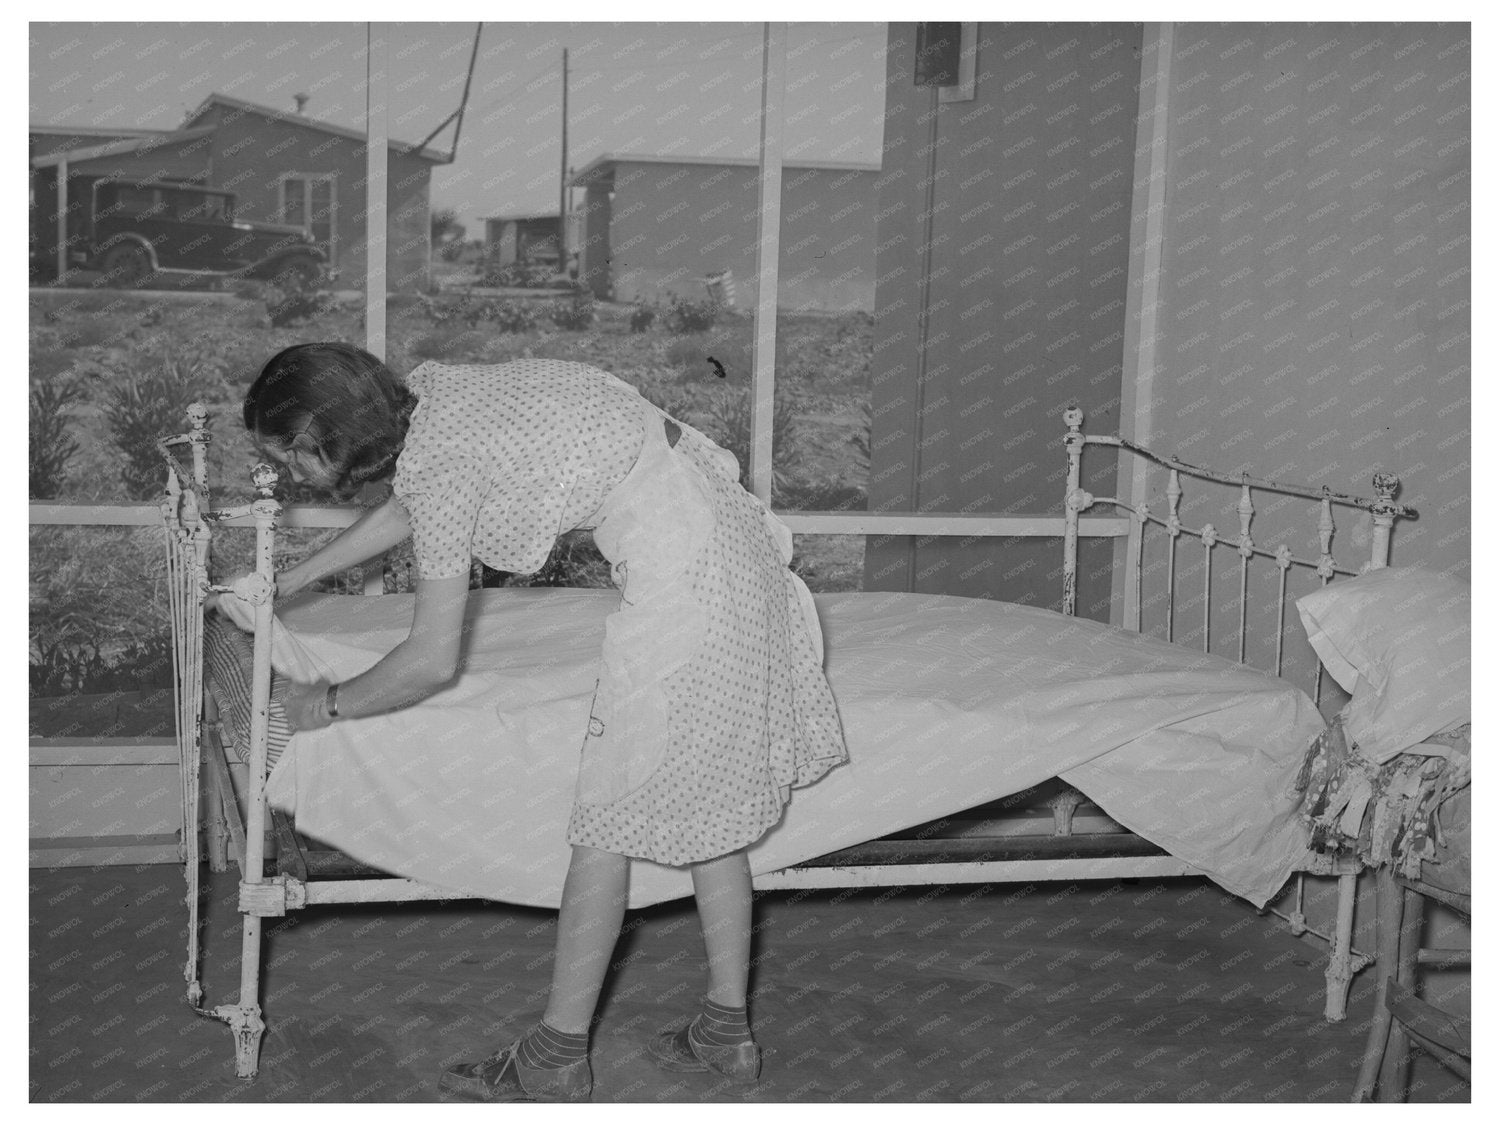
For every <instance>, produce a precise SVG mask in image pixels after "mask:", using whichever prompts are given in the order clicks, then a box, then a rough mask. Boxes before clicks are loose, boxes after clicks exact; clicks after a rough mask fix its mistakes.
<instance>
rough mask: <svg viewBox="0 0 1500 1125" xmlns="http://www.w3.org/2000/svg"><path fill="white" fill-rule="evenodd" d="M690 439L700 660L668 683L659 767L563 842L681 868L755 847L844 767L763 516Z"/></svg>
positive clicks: (828, 699)
mask: <svg viewBox="0 0 1500 1125" xmlns="http://www.w3.org/2000/svg"><path fill="white" fill-rule="evenodd" d="M711 448H712V447H709V449H704V448H702V447H700V446H699V445H698V444H697V443H696V442H694V441H692V440H689V439H685V440H684V441H683V442H682V443H680V444H679V446H678V452H679V454H680V455H681V456H685V457H687V458H688V459H689V460H690V461H691V462H693V464H694V466H695V468H696V471H697V472H699V473H700V474H701V477H702V479H703V480H704V481H706V482H707V484H708V486H709V492H710V495H711V498H712V504H713V509H714V515H715V526H714V530H713V532H712V534H711V535H710V536H709V538H708V541H707V542H706V543H705V545H704V546H703V547H702V548H701V549H700V550H699V552H698V553H697V555H696V556H695V557H694V558H693V560H692V562H691V564H690V565H689V567H688V569H687V571H686V574H685V579H686V581H687V582H688V583H689V588H690V590H691V593H692V596H693V598H694V599H695V600H696V601H698V602H699V603H700V604H701V605H702V606H703V607H704V608H705V609H706V610H707V628H706V631H705V634H704V636H703V639H702V641H701V642H700V645H699V647H698V649H697V652H696V654H695V656H694V658H693V659H692V660H689V661H688V662H687V663H686V664H685V665H684V666H683V667H682V668H681V669H680V670H678V671H677V672H675V673H674V674H673V675H671V676H670V677H669V678H668V679H667V681H666V684H665V689H666V695H667V700H668V718H667V748H666V754H665V757H664V758H663V760H662V763H661V765H660V766H659V767H658V768H657V770H656V772H655V773H653V774H652V775H651V777H650V778H649V779H648V780H647V781H646V782H645V784H643V785H642V786H640V788H638V789H635V790H634V791H632V792H630V793H628V794H626V795H625V796H624V797H622V798H621V799H619V800H617V801H614V802H612V803H610V804H607V805H591V804H586V803H583V802H579V803H577V804H575V805H574V809H573V816H572V820H571V822H570V824H569V826H568V842H569V843H573V844H584V845H587V846H589V847H595V848H599V849H601V850H603V851H609V852H615V853H618V854H623V855H631V856H639V857H642V858H645V859H651V860H655V861H656V862H658V863H665V864H671V865H681V864H686V863H694V862H697V861H700V860H705V859H712V858H714V857H716V856H721V855H727V854H729V853H730V852H734V851H737V850H739V849H740V848H743V847H745V846H747V845H748V844H752V843H754V842H755V841H756V840H758V839H760V837H761V836H763V835H764V834H765V832H766V830H767V829H769V828H770V827H771V826H772V825H774V824H775V823H776V822H777V821H778V820H779V819H780V818H781V810H782V806H783V805H785V803H786V801H787V799H788V797H789V796H790V790H791V789H792V787H794V786H802V785H808V784H810V783H812V782H814V781H816V780H817V779H818V778H820V777H822V776H823V775H824V774H825V773H827V772H828V771H829V770H830V769H832V768H833V767H834V766H836V765H838V764H839V763H840V762H843V761H845V760H846V759H847V757H848V754H847V752H846V750H845V748H844V739H843V729H842V727H841V725H840V723H839V718H838V711H837V708H836V707H835V705H834V700H833V694H832V692H831V691H830V690H829V687H828V681H827V679H826V678H825V677H824V675H823V668H822V664H821V661H820V660H819V657H818V654H817V652H816V651H815V649H814V647H813V642H812V640H811V638H810V637H809V636H808V633H807V628H806V626H805V625H804V618H803V616H802V610H801V607H800V604H799V601H798V595H797V592H796V588H795V586H794V585H793V581H794V580H793V577H792V574H791V572H790V571H789V570H788V569H787V567H786V563H785V562H784V560H783V559H782V557H781V554H780V551H779V549H778V548H777V546H776V543H775V542H774V540H773V539H772V538H771V535H770V533H769V531H768V529H767V527H766V519H765V510H764V509H763V508H762V507H761V506H760V504H759V502H758V501H756V500H755V499H754V497H752V496H751V495H750V494H749V493H747V492H746V491H745V490H744V489H742V488H741V487H740V486H739V483H738V482H737V481H734V480H729V479H726V478H725V477H724V476H723V475H722V473H721V471H720V470H719V468H718V467H717V466H716V465H715V464H714V463H713V453H712V452H711Z"/></svg>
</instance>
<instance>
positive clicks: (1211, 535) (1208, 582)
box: [1198, 523, 1219, 652]
mask: <svg viewBox="0 0 1500 1125" xmlns="http://www.w3.org/2000/svg"><path fill="white" fill-rule="evenodd" d="M1198 538H1199V540H1201V541H1202V543H1203V651H1204V652H1208V651H1209V623H1210V622H1211V621H1212V620H1213V606H1214V600H1213V576H1214V544H1215V543H1217V542H1218V541H1219V536H1218V532H1216V531H1215V530H1214V525H1213V524H1211V523H1206V524H1204V525H1203V530H1202V531H1201V532H1199V533H1198Z"/></svg>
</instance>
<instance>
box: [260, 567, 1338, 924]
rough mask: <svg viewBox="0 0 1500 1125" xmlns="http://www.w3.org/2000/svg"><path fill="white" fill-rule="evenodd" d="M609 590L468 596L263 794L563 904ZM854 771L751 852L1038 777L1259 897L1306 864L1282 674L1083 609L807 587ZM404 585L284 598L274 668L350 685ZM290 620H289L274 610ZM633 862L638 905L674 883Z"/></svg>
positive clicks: (392, 639)
mask: <svg viewBox="0 0 1500 1125" xmlns="http://www.w3.org/2000/svg"><path fill="white" fill-rule="evenodd" d="M617 600H618V595H617V594H616V593H615V592H614V591H610V590H565V589H511V590H492V591H484V592H482V593H477V594H475V595H472V596H471V606H470V612H469V623H470V624H469V633H468V638H467V641H466V650H465V658H464V668H463V671H462V673H461V675H460V676H459V677H458V678H457V679H456V680H455V682H454V683H453V685H451V686H450V687H449V688H447V689H446V690H445V691H443V692H442V693H440V694H439V695H437V696H434V697H432V698H431V699H429V700H428V701H426V702H424V703H423V704H421V705H419V706H417V707H413V708H410V709H408V710H406V711H398V712H392V713H391V714H388V715H384V716H378V717H373V718H368V719H358V720H349V721H340V722H337V723H334V724H333V725H332V726H330V727H328V728H326V729H324V730H319V731H308V732H304V733H301V734H298V735H296V736H295V737H294V738H293V739H292V741H291V744H290V746H289V747H288V749H287V752H286V754H285V755H284V756H283V758H282V759H281V762H280V764H279V765H278V766H277V768H276V770H275V771H274V772H273V773H272V776H271V778H270V782H269V786H268V792H269V795H270V800H271V802H272V803H273V804H274V805H276V806H277V807H279V808H285V809H288V810H290V811H292V812H294V813H295V814H296V818H297V825H298V828H299V830H301V831H303V832H304V833H307V834H308V835H311V836H314V837H316V838H319V839H321V840H324V841H326V842H328V843H330V844H333V845H335V846H336V847H338V848H339V849H340V850H342V851H344V852H346V853H348V854H349V855H351V856H353V857H355V858H357V859H360V860H362V861H364V862H367V863H370V864H373V865H375V866H378V867H381V868H384V869H386V870H389V871H392V872H395V873H397V874H401V875H405V876H409V877H412V878H417V879H422V880H424V881H427V882H431V883H435V884H437V885H439V886H443V887H450V888H452V889H453V890H454V891H455V892H456V893H458V894H464V895H475V896H479V897H484V898H491V899H497V900H502V901H507V902H515V903H522V904H527V905H533V906H551V907H555V906H556V905H557V904H558V901H559V898H560V895H561V889H562V881H563V876H564V874H565V872H566V870H567V864H568V857H569V848H568V846H567V844H566V843H565V841H564V829H565V827H566V825H567V821H568V814H569V811H570V809H571V806H572V799H573V788H574V782H575V777H576V770H577V761H578V752H579V747H580V744H581V742H582V738H583V731H584V725H585V723H586V722H587V717H588V705H589V699H590V695H591V693H592V690H593V686H594V679H595V676H596V669H597V663H598V659H599V647H600V642H601V639H602V636H603V624H604V618H605V617H606V616H607V615H608V614H609V613H610V612H611V611H612V610H613V609H614V607H615V605H616V603H617ZM816 601H817V607H818V613H819V616H820V618H821V621H822V625H823V634H824V642H825V645H826V648H827V656H828V675H829V681H830V683H831V684H832V686H833V691H834V695H835V697H836V698H837V700H838V704H839V711H840V714H841V716H842V719H843V722H844V728H845V733H846V736H847V739H848V744H849V750H850V761H849V762H848V763H847V764H846V765H843V766H840V767H838V768H837V769H835V770H834V771H833V772H832V773H831V774H829V775H828V776H827V777H825V778H823V779H822V780H821V781H819V782H817V783H816V784H815V785H812V786H810V787H808V788H806V789H799V790H796V791H794V794H793V796H792V800H791V803H790V804H789V805H788V807H787V813H786V816H785V817H784V819H783V821H782V823H781V824H780V825H778V826H777V827H776V828H774V829H773V830H772V831H771V832H770V833H768V834H767V835H766V836H765V837H764V838H763V839H762V840H761V841H760V842H759V843H757V844H756V845H755V846H754V847H753V848H752V849H751V851H750V862H751V867H752V870H753V871H755V872H762V871H771V870H776V869H777V868H781V867H786V866H789V865H791V864H794V863H797V862H800V861H802V860H806V859H810V858H812V857H814V856H818V855H822V854H825V853H827V852H831V851H834V850H837V849H839V848H842V847H847V846H849V845H852V844H856V843H860V842H863V841H866V840H870V839H874V838H877V837H879V836H883V835H886V834H888V833H890V832H894V831H896V830H898V829H901V828H905V827H909V826H911V825H913V824H919V823H922V822H924V821H927V820H931V819H934V818H936V817H940V816H944V815H946V814H949V813H954V812H957V811H960V810H962V809H966V808H970V807H972V806H974V805H977V804H980V803H983V802H985V801H988V800H993V799H995V798H998V797H1001V796H1004V795H1006V794H1008V793H1013V792H1016V791H1017V790H1020V789H1024V788H1026V787H1028V786H1030V785H1034V784H1036V783H1038V782H1041V781H1044V780H1045V779H1047V778H1049V777H1053V776H1061V777H1062V778H1063V779H1064V780H1065V781H1067V782H1069V783H1070V784H1072V785H1075V786H1076V787H1077V788H1079V789H1081V790H1082V791H1083V792H1085V793H1086V794H1088V795H1089V796H1090V797H1091V798H1092V799H1093V800H1095V801H1096V802H1097V803H1098V804H1099V805H1100V806H1101V807H1103V808H1104V810H1105V811H1106V812H1108V813H1109V815H1110V816H1112V817H1114V818H1115V819H1116V820H1118V821H1119V822H1120V823H1122V824H1124V825H1126V826H1127V827H1129V828H1131V829H1132V830H1133V831H1135V832H1137V833H1139V834H1140V835H1142V836H1144V837H1146V838H1148V839H1150V840H1152V841H1153V842H1155V843H1157V844H1158V845H1159V846H1161V847H1163V848H1165V849H1166V850H1167V851H1169V852H1171V853H1172V854H1173V855H1175V856H1177V857H1179V858H1181V859H1183V860H1185V861H1186V862H1188V863H1190V864H1192V865H1193V866H1194V867H1195V868H1198V869H1200V870H1201V871H1203V873H1204V874H1206V875H1208V876H1209V877H1211V878H1212V879H1214V880H1215V881H1216V882H1218V883H1219V884H1220V885H1222V886H1224V887H1225V888H1227V889H1228V890H1230V891H1232V892H1234V893H1235V894H1238V895H1241V896H1243V897H1245V898H1247V899H1249V900H1250V901H1251V902H1253V903H1255V904H1256V905H1257V906H1260V905H1263V904H1264V903H1265V901H1266V900H1267V899H1269V898H1270V897H1271V896H1272V895H1273V894H1275V893H1276V892H1277V891H1278V890H1279V889H1280V887H1281V886H1282V884H1283V883H1284V882H1285V880H1286V878H1287V876H1288V875H1289V874H1290V873H1291V871H1293V870H1294V869H1296V868H1297V867H1298V866H1299V865H1300V864H1302V863H1304V862H1305V861H1306V860H1307V859H1308V858H1309V853H1308V851H1307V846H1306V838H1305V833H1304V832H1303V830H1302V829H1301V828H1300V827H1299V826H1298V824H1297V822H1296V818H1295V815H1294V808H1295V801H1294V799H1293V797H1292V795H1291V793H1290V785H1291V781H1292V779H1293V777H1294V776H1295V774H1296V771H1297V768H1298V766H1299V765H1300V763H1301V760H1302V755H1303V752H1304V751H1305V749H1306V747H1307V745H1308V743H1309V742H1310V741H1311V740H1312V739H1313V738H1314V737H1315V736H1316V735H1317V733H1318V731H1319V730H1321V729H1322V725H1323V724H1322V720H1321V718H1320V717H1319V716H1318V713H1317V710H1316V708H1315V707H1314V706H1313V703H1312V701H1311V700H1309V699H1308V698H1307V697H1306V696H1305V695H1304V694H1303V693H1302V692H1300V691H1299V690H1297V689H1296V688H1295V687H1293V686H1292V685H1290V684H1289V683H1287V682H1285V681H1282V680H1279V679H1276V678H1275V677H1272V676H1267V675H1264V674H1262V673H1258V672H1254V671H1251V670H1249V669H1246V668H1242V667H1240V666H1238V665H1236V664H1233V663H1232V662H1229V661H1227V660H1222V659H1219V658H1217V657H1211V656H1205V655H1204V654H1202V653H1195V652H1193V651H1191V650H1189V649H1186V648H1183V647H1180V646H1176V645H1169V644H1166V643H1164V642H1160V641H1154V640H1150V639H1148V638H1144V637H1140V636H1137V635H1134V634H1131V633H1126V632H1122V631H1120V630H1114V629H1110V628H1107V627H1105V626H1102V625H1098V624H1095V623H1093V622H1089V621H1083V620H1079V619H1076V618H1069V617H1064V616H1062V615H1061V614H1058V613H1054V612H1051V611H1048V610H1039V609H1031V608H1027V607H1024V606H1016V605H1010V604H1007V603H1003V602H995V601H988V600H981V599H969V598H956V597H940V596H932V595H923V594H828V595H819V596H818V597H817V598H816ZM411 605H412V600H411V598H410V596H384V597H377V598H360V597H320V598H311V599H304V600H301V601H300V602H298V603H294V604H291V605H288V606H286V607H285V608H284V609H282V610H281V621H282V623H279V624H278V628H277V630H276V632H275V656H274V660H275V663H276V666H277V668H278V670H280V671H282V672H283V673H285V674H288V675H291V676H292V677H294V678H297V679H310V678H320V677H331V678H334V679H343V678H347V677H349V676H352V675H354V674H356V673H358V672H360V671H362V670H363V669H365V668H367V667H369V666H370V665H371V664H373V663H374V662H375V661H376V660H377V659H378V658H379V657H380V655H381V654H383V653H384V652H386V651H387V650H388V649H389V648H391V647H392V646H393V645H394V644H395V643H396V642H397V641H399V640H400V639H401V638H402V637H404V636H405V634H406V631H407V628H408V624H409V622H410V614H411ZM283 623H284V624H283ZM691 890H692V888H691V880H690V878H689V876H688V874H687V872H686V870H679V869H673V868H667V867H663V866H659V865H657V864H653V863H649V862H645V861H635V862H634V863H633V865H632V873H631V886H630V903H631V905H632V906H642V905H646V904H648V903H652V902H659V901H663V900H666V899H671V898H677V897H680V896H683V895H687V894H690V893H691Z"/></svg>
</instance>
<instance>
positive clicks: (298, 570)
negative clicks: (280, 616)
mask: <svg viewBox="0 0 1500 1125" xmlns="http://www.w3.org/2000/svg"><path fill="white" fill-rule="evenodd" d="M410 534H411V520H410V518H409V517H408V516H407V514H406V509H405V508H404V507H402V505H401V501H399V500H397V499H396V497H395V496H394V495H392V496H391V497H390V498H389V499H387V500H386V501H385V503H383V504H380V505H378V506H377V507H374V508H370V509H368V510H367V511H366V512H365V513H364V514H363V515H361V516H360V517H359V519H357V520H355V521H354V522H353V523H352V524H350V525H349V526H348V527H346V528H345V529H344V530H343V531H341V532H339V534H338V535H337V536H335V537H334V538H333V539H331V540H330V541H329V542H328V543H325V544H324V545H323V546H322V547H320V548H319V549H318V550H317V551H314V552H313V553H312V554H311V555H309V556H308V557H307V558H305V559H303V560H302V561H301V562H300V563H297V564H296V565H294V566H289V567H287V569H286V570H284V571H282V572H281V573H280V574H278V575H277V576H276V596H277V597H278V598H285V597H290V596H291V595H292V594H295V593H296V592H297V591H298V590H301V589H303V588H304V587H307V586H310V585H311V584H312V583H314V582H316V581H317V580H318V579H319V578H324V577H327V576H328V575H330V574H337V573H338V572H339V571H341V570H348V569H349V568H350V567H351V566H358V565H359V564H360V563H362V562H364V561H365V560H366V559H372V558H374V557H375V556H376V555H379V554H381V553H382V552H384V551H388V550H390V549H391V548H392V547H394V546H395V545H396V544H397V543H400V542H402V541H403V540H405V539H406V538H407V536H409V535H410ZM233 584H234V582H233V581H231V582H230V585H233ZM209 604H211V605H216V606H218V608H219V611H220V612H221V613H223V614H224V616H225V617H227V618H229V620H230V621H232V622H234V624H236V625H238V626H239V627H240V628H241V629H243V630H244V631H245V632H247V633H250V632H254V631H255V607H254V606H253V605H251V604H250V603H249V602H248V601H245V600H244V599H242V598H240V597H238V596H237V595H235V594H222V595H219V596H217V597H215V598H214V600H213V601H212V602H210V603H209Z"/></svg>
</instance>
